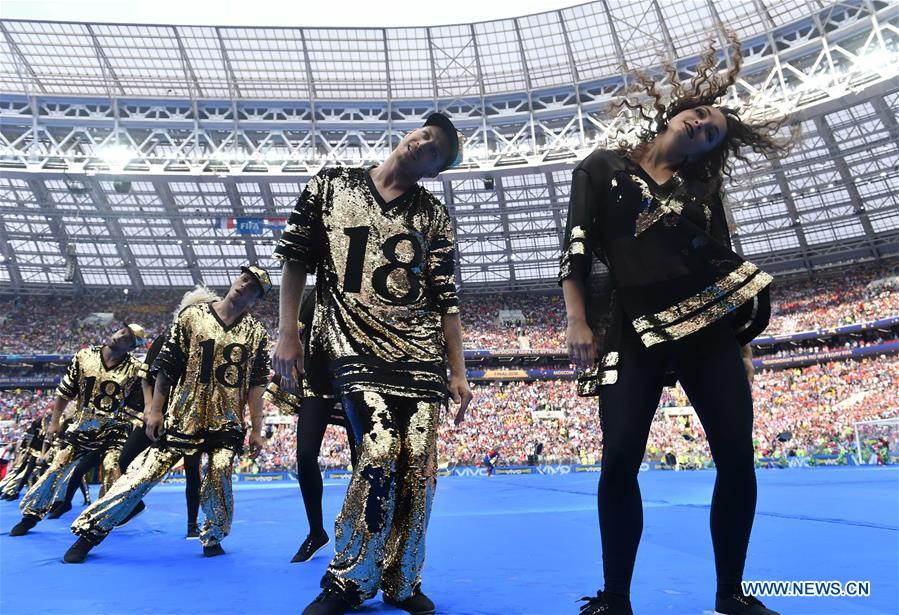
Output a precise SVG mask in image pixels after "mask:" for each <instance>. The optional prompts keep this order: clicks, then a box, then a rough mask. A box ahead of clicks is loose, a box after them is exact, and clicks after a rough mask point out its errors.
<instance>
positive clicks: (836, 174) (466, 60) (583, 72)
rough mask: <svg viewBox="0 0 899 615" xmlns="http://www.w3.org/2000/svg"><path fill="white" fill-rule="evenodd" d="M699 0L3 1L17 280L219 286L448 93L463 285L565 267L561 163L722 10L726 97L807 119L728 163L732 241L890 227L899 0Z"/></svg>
mask: <svg viewBox="0 0 899 615" xmlns="http://www.w3.org/2000/svg"><path fill="white" fill-rule="evenodd" d="M684 6H685V4H684V3H682V2H679V1H677V2H676V1H672V0H641V1H638V2H630V1H629V2H614V1H612V0H600V1H598V2H590V3H587V4H583V5H579V6H575V7H571V8H566V9H561V10H556V11H550V12H545V13H540V14H535V15H528V16H523V17H517V18H509V19H503V20H496V21H489V22H480V23H470V24H459V25H453V26H434V27H420V28H367V29H366V28H353V29H334V28H275V27H272V28H236V27H216V26H207V27H201V26H175V25H121V24H99V23H68V22H66V23H61V22H37V21H17V20H0V170H2V177H0V211H2V221H0V252H2V255H3V263H2V266H0V287H4V286H5V287H7V288H11V289H13V290H16V291H17V292H27V291H29V290H37V291H42V290H46V289H47V288H49V287H53V288H55V289H57V290H58V289H59V288H72V289H77V288H80V287H82V286H122V287H133V288H137V289H141V288H144V287H153V286H161V285H162V286H168V285H176V286H184V285H190V284H193V283H195V282H199V281H205V282H207V283H210V284H213V285H219V284H222V283H224V282H225V281H226V279H227V277H228V276H229V275H230V272H231V271H233V267H234V265H236V264H237V263H239V262H241V261H245V260H248V259H251V260H257V259H258V260H260V261H262V262H264V263H265V262H267V260H268V256H269V254H270V252H271V247H272V244H273V241H274V238H275V237H276V236H277V234H278V232H279V230H278V229H279V226H280V225H281V224H282V223H283V217H284V216H286V215H287V213H288V212H289V210H290V207H291V204H292V201H293V200H294V199H295V198H296V195H297V194H298V193H299V191H300V189H301V187H302V185H303V184H304V183H305V181H306V180H307V179H308V177H309V176H310V175H312V174H314V173H315V172H317V170H318V169H319V168H321V167H322V166H324V165H329V164H369V163H373V162H376V161H378V160H380V159H382V158H383V157H384V156H385V155H386V153H387V152H388V151H389V150H390V149H391V147H392V145H393V144H395V143H396V142H397V140H398V139H399V138H400V136H401V135H402V133H403V132H404V131H405V130H407V129H409V128H411V127H414V126H417V125H419V124H420V122H421V120H422V118H423V117H425V116H426V115H427V114H428V113H430V112H431V111H433V110H434V109H439V110H442V111H444V112H446V113H448V114H450V115H451V116H452V117H453V118H454V120H455V121H456V123H457V125H458V126H459V127H460V128H461V130H462V131H463V132H464V133H465V135H466V141H467V147H466V152H467V155H468V159H467V162H466V165H465V166H464V167H463V168H461V169H459V170H454V171H451V172H448V173H444V174H443V175H442V176H441V177H440V178H438V180H436V181H431V182H427V186H428V188H429V189H431V190H432V191H433V192H435V194H437V195H438V196H439V197H440V198H442V199H443V200H444V201H445V202H446V203H447V204H448V206H449V207H450V209H451V211H452V212H453V214H454V218H455V221H456V226H457V239H458V243H459V250H460V271H459V279H460V281H461V284H462V286H463V287H465V288H468V289H470V290H475V289H479V288H507V289H515V288H519V289H522V288H547V287H551V286H554V284H555V281H554V280H555V271H556V267H557V265H556V263H557V256H558V246H559V242H560V234H561V231H562V229H563V228H564V221H565V212H566V208H567V191H568V181H569V178H570V170H571V167H572V164H573V163H574V162H575V161H576V160H577V159H579V158H581V157H583V156H584V155H585V154H586V153H588V152H589V151H590V150H591V149H593V148H595V147H598V146H602V145H605V144H607V143H608V142H609V139H610V138H611V136H612V135H613V134H614V133H615V130H616V128H617V126H618V125H620V122H621V118H620V117H618V116H615V115H614V114H610V113H609V103H610V102H611V101H612V100H613V99H614V98H615V96H616V95H618V94H620V92H621V91H622V88H623V87H624V86H625V83H626V79H627V76H626V70H624V69H633V68H640V67H644V68H645V67H652V66H658V65H659V62H660V58H662V57H667V58H671V59H674V61H675V62H676V63H677V66H678V69H679V71H680V72H681V73H682V75H683V76H689V75H690V74H691V71H692V70H693V69H694V67H695V65H696V63H697V60H698V54H699V53H700V52H701V51H702V49H703V48H704V46H705V45H706V43H707V41H708V38H709V37H710V36H711V37H712V38H713V39H715V40H716V41H718V42H720V41H721V40H722V38H723V31H724V28H725V26H726V27H730V28H732V29H733V30H734V31H735V32H736V33H737V34H738V35H739V37H740V38H741V40H742V43H743V52H744V56H745V68H744V71H743V79H742V80H741V81H740V83H738V84H737V86H736V87H735V88H734V90H733V92H732V94H731V95H730V96H731V100H730V101H729V102H730V103H731V104H743V105H747V106H748V107H749V109H751V112H752V113H754V114H756V115H758V116H766V115H780V114H785V113H788V114H791V115H792V117H793V118H794V121H795V123H796V124H797V125H798V126H800V127H801V133H802V140H801V143H800V145H799V147H797V148H796V150H795V151H794V152H793V153H792V154H791V155H790V156H789V157H788V158H786V159H785V160H782V161H780V162H779V163H776V164H773V165H772V164H770V163H766V162H760V163H759V165H758V168H746V167H743V166H741V167H738V169H737V172H736V173H735V174H734V177H735V179H736V181H734V182H731V183H730V184H729V185H728V186H727V190H728V195H729V200H730V203H729V204H730V211H731V213H732V216H733V223H734V225H735V228H736V233H735V243H736V244H737V247H738V249H739V250H741V251H742V252H743V253H745V254H746V255H747V256H749V257H750V258H752V259H753V260H755V261H757V262H759V263H761V264H763V265H764V266H765V267H766V268H768V269H769V270H772V271H774V272H786V271H798V270H807V269H813V268H816V267H822V266H827V265H829V264H832V263H836V262H843V261H847V260H852V259H862V260H866V259H876V258H880V257H883V256H886V255H890V254H895V253H896V252H897V251H899V189H897V188H899V146H897V143H899V128H897V113H899V76H897V75H899V55H897V45H899V42H897V41H899V5H897V4H896V3H887V2H882V1H880V0H853V1H848V2H830V1H824V0H819V1H813V2H807V1H805V0H802V1H784V2H768V1H766V0H754V1H753V2H745V1H739V2H737V1H730V0H728V1H714V2H712V1H711V0H708V1H704V0H703V1H699V2H694V3H690V4H689V7H690V12H689V13H687V12H685V11H684ZM485 180H486V181H485ZM72 256H75V257H76V259H77V267H76V268H75V271H74V272H72V271H69V272H68V273H70V274H73V275H71V276H67V275H66V273H67V272H66V266H67V263H69V264H71V263H73V262H74V260H73V259H72ZM66 277H71V278H72V282H71V285H70V286H66V284H68V283H67V282H65V278H66Z"/></svg>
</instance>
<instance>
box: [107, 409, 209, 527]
mask: <svg viewBox="0 0 899 615" xmlns="http://www.w3.org/2000/svg"><path fill="white" fill-rule="evenodd" d="M151 444H153V441H152V440H151V439H150V438H148V437H147V432H146V431H145V430H144V427H143V426H140V427H135V428H134V430H133V431H132V432H131V435H129V436H128V440H126V441H125V446H124V448H122V455H121V457H119V470H121V472H122V474H124V473H125V470H127V469H128V466H129V465H131V462H132V461H134V459H135V457H137V456H138V455H140V454H141V453H142V452H144V451H145V450H146V449H148V448H149V447H150V445H151ZM200 455H201V454H200V453H194V454H193V455H185V456H184V481H185V486H184V496H185V498H186V499H187V522H188V524H191V525H196V524H197V516H198V515H199V513H200V484H201V483H202V480H201V478H200Z"/></svg>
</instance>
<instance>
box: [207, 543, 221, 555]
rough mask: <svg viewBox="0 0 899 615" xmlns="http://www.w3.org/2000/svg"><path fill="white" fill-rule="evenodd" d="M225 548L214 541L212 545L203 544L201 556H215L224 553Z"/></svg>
mask: <svg viewBox="0 0 899 615" xmlns="http://www.w3.org/2000/svg"><path fill="white" fill-rule="evenodd" d="M224 554H225V550H224V549H223V548H222V545H221V543H218V542H217V543H215V544H214V545H208V546H207V545H204V546H203V557H216V556H217V555H224Z"/></svg>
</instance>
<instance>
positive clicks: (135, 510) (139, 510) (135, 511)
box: [115, 500, 147, 527]
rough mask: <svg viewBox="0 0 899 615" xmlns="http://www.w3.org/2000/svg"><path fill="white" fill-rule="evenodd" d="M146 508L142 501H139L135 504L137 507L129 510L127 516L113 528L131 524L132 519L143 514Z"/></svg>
mask: <svg viewBox="0 0 899 615" xmlns="http://www.w3.org/2000/svg"><path fill="white" fill-rule="evenodd" d="M146 507H147V505H146V504H144V501H143V500H141V501H140V502H138V503H137V506H135V507H134V508H133V509H131V512H130V513H128V516H127V517H125V518H124V519H122V520H121V521H119V522H118V523H116V524H115V526H116V527H122V526H123V525H127V524H128V523H130V522H131V520H132V519H134V518H135V517H136V516H138V515H139V514H141V513H142V512H144V509H145V508H146Z"/></svg>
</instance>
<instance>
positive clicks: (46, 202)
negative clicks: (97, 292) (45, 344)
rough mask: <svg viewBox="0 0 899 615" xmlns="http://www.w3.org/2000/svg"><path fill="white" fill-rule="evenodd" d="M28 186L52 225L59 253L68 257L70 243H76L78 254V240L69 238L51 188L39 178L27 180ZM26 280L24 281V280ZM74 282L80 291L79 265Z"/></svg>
mask: <svg viewBox="0 0 899 615" xmlns="http://www.w3.org/2000/svg"><path fill="white" fill-rule="evenodd" d="M27 183H28V187H29V188H30V189H31V192H32V194H34V200H35V202H36V203H37V204H38V207H40V208H41V211H42V213H43V214H44V216H46V220H47V226H49V227H50V231H51V232H52V233H53V237H54V238H55V239H56V243H57V245H58V246H59V253H60V255H61V256H62V257H63V258H66V257H67V251H68V247H69V244H70V243H73V244H75V245H76V255H77V242H75V241H72V240H71V239H70V238H69V234H68V233H67V232H66V229H65V226H64V225H63V223H62V220H61V215H62V214H61V212H60V211H59V210H57V209H56V202H55V201H54V200H53V197H52V196H51V195H50V192H49V190H47V187H46V186H45V185H44V182H43V181H41V180H38V179H30V180H27ZM23 282H24V281H23ZM72 283H73V285H74V287H75V291H76V292H77V293H80V292H81V290H82V288H83V286H84V279H83V278H82V277H81V270H80V268H79V267H76V268H75V278H74V279H73V280H72Z"/></svg>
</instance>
